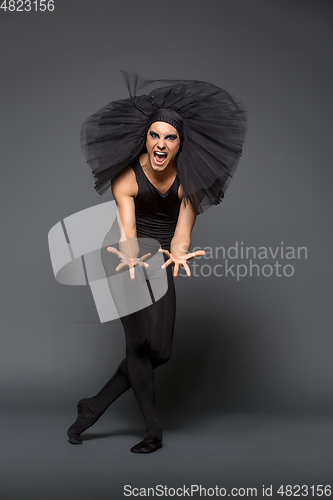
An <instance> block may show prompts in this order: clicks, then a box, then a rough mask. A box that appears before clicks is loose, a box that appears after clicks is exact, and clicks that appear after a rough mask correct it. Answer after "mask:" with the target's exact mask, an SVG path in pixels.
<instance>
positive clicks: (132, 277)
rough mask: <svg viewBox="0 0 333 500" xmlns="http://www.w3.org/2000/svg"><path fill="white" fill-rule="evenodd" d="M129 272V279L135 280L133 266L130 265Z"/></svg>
mask: <svg viewBox="0 0 333 500" xmlns="http://www.w3.org/2000/svg"><path fill="white" fill-rule="evenodd" d="M129 272H130V278H131V280H134V278H135V271H134V266H133V265H131V267H130V270H129Z"/></svg>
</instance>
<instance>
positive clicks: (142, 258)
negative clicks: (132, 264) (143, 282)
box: [140, 253, 151, 260]
mask: <svg viewBox="0 0 333 500" xmlns="http://www.w3.org/2000/svg"><path fill="white" fill-rule="evenodd" d="M150 256H151V253H146V255H143V256H142V257H140V260H146V259H148V257H150Z"/></svg>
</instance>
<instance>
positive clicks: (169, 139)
mask: <svg viewBox="0 0 333 500" xmlns="http://www.w3.org/2000/svg"><path fill="white" fill-rule="evenodd" d="M165 139H166V140H167V141H175V140H176V139H177V136H176V135H175V134H171V135H167V136H166V138H165Z"/></svg>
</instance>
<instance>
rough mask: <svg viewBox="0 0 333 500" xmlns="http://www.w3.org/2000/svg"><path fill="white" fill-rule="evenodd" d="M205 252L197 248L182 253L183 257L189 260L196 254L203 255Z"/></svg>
mask: <svg viewBox="0 0 333 500" xmlns="http://www.w3.org/2000/svg"><path fill="white" fill-rule="evenodd" d="M205 253H206V252H205V251H204V250H197V251H196V252H191V253H187V254H186V255H184V257H186V259H187V260H189V259H193V257H196V256H197V255H205Z"/></svg>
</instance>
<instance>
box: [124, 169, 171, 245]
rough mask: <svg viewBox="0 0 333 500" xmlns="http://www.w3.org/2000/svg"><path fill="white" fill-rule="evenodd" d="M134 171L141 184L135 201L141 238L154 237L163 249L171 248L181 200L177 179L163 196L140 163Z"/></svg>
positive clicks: (137, 224) (137, 180)
mask: <svg viewBox="0 0 333 500" xmlns="http://www.w3.org/2000/svg"><path fill="white" fill-rule="evenodd" d="M132 168H133V170H134V172H135V176H136V182H137V184H138V194H137V195H136V197H135V198H134V203H135V218H136V231H137V235H138V238H139V237H146V238H154V239H155V240H158V241H159V242H160V244H161V247H162V248H166V249H170V242H171V240H172V237H173V235H174V232H175V228H176V224H177V219H178V214H179V207H180V203H181V200H180V199H179V197H178V188H179V179H178V177H177V176H176V177H175V179H174V181H173V183H172V185H171V186H170V188H169V189H168V190H167V191H166V192H165V193H161V192H160V191H159V190H158V189H157V188H156V187H155V186H154V185H153V184H152V183H151V182H150V181H149V179H148V177H147V176H146V174H145V173H144V171H143V169H142V167H141V165H140V162H139V160H137V161H136V162H135V163H134V164H133V166H132Z"/></svg>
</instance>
